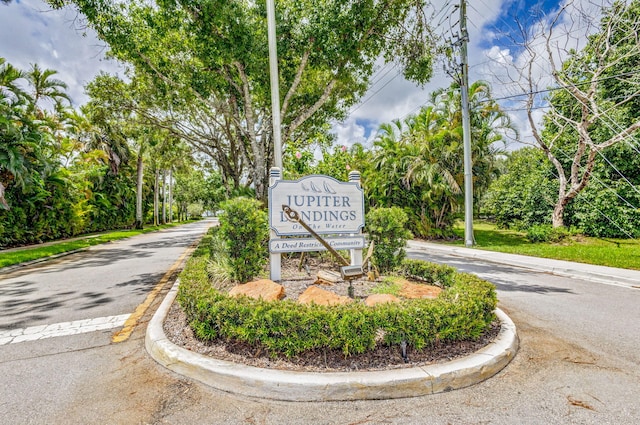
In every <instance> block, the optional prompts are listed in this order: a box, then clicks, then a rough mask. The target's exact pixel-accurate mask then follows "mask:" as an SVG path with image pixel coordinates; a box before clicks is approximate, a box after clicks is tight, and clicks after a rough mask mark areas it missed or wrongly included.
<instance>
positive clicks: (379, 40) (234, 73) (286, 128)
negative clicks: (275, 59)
mask: <svg viewBox="0 0 640 425" xmlns="http://www.w3.org/2000/svg"><path fill="white" fill-rule="evenodd" d="M49 3H50V4H52V5H54V6H58V7H60V6H62V5H65V4H74V5H75V6H76V7H77V8H78V10H79V11H81V12H82V13H83V14H84V15H85V16H86V18H87V20H88V22H89V24H90V25H91V26H92V27H93V28H95V30H96V31H97V33H98V35H99V36H100V38H102V39H103V40H104V41H106V42H107V43H108V45H109V46H110V49H111V54H112V55H114V56H115V57H117V58H118V59H120V60H122V61H124V62H126V63H129V64H131V65H132V67H133V70H134V72H135V75H136V77H137V78H138V80H139V81H140V82H141V84H144V85H145V87H146V88H147V89H149V91H150V92H151V93H152V95H151V96H150V95H149V93H147V95H146V96H145V97H146V99H148V100H150V99H152V100H153V105H148V106H149V108H147V111H148V114H147V115H148V116H149V117H153V118H154V119H155V120H156V121H157V122H158V123H159V124H161V125H163V126H165V127H167V128H170V129H171V130H172V131H176V132H178V133H180V134H181V135H183V136H185V138H186V139H187V140H190V141H191V142H192V143H193V144H194V145H195V146H200V147H201V148H203V150H210V153H212V154H214V155H215V154H216V153H217V154H218V155H219V154H220V153H222V154H224V155H226V156H233V157H234V158H237V159H238V161H241V162H242V164H243V167H244V168H245V170H244V171H245V173H246V175H245V178H246V179H248V181H249V182H250V183H251V184H252V185H253V186H254V187H255V189H256V193H257V195H258V197H261V198H264V197H265V195H266V184H267V180H268V168H269V166H271V165H272V162H273V146H272V135H273V132H272V125H271V109H270V85H269V84H270V83H269V75H268V69H269V68H268V54H267V48H268V43H267V31H266V29H267V24H266V9H265V3H264V2H253V1H248V0H243V1H227V0H202V1H197V2H194V1H186V0H185V1H180V0H158V1H155V2H148V1H131V2H126V3H118V2H111V1H106V0H73V1H54V0H50V1H49ZM427 4H428V3H427V2H425V1H421V0H419V1H416V0H384V1H378V2H371V1H369V0H350V1H343V0H322V1H318V0H314V1H299V0H296V1H293V0H282V1H279V2H277V4H276V21H277V36H278V53H279V72H280V76H279V79H280V87H281V93H283V96H282V99H281V111H280V113H281V116H282V127H283V128H282V130H283V131H282V135H283V141H284V143H285V144H286V143H289V142H298V143H305V142H306V139H308V138H309V135H311V134H314V133H315V132H317V131H324V129H323V127H324V125H325V123H327V122H328V120H330V119H333V118H341V117H343V116H344V114H345V112H346V111H347V110H348V108H349V107H350V106H351V105H353V104H354V102H356V101H357V99H358V98H359V97H360V96H361V95H362V94H363V93H364V92H365V91H366V89H367V86H368V82H369V78H370V76H371V75H372V72H373V70H374V64H375V61H376V60H377V59H378V58H379V57H381V56H382V57H384V58H385V59H386V60H389V61H390V60H396V61H399V62H400V63H401V64H402V66H403V69H404V72H405V76H407V77H408V78H410V79H412V80H415V81H417V82H419V83H423V82H425V81H427V80H428V79H429V78H430V76H431V74H432V62H433V52H434V41H433V37H432V35H431V32H430V28H429V25H428V16H427V15H426V14H425V9H424V8H425V6H426V5H427ZM213 159H214V161H216V162H219V161H220V159H219V158H216V157H215V156H214V157H213ZM236 163H237V162H236ZM221 171H223V172H224V170H221Z"/></svg>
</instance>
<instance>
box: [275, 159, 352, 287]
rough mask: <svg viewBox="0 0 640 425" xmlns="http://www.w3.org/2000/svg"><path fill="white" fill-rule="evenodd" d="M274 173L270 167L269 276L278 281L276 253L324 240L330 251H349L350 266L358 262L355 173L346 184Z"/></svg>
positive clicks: (318, 246) (316, 246) (319, 245)
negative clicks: (282, 177) (288, 211)
mask: <svg viewBox="0 0 640 425" xmlns="http://www.w3.org/2000/svg"><path fill="white" fill-rule="evenodd" d="M279 176H280V174H279V170H278V169H272V170H271V178H272V180H271V185H270V186H269V226H270V228H271V236H270V240H269V251H270V253H271V255H270V259H271V263H270V266H271V280H275V281H278V280H280V254H282V253H285V252H303V251H321V250H326V249H327V247H326V246H325V245H324V244H325V243H326V244H328V245H329V246H330V248H331V250H332V251H333V250H334V249H335V250H340V249H348V250H350V252H351V264H352V265H362V249H363V248H364V237H363V236H362V229H363V228H364V192H363V190H362V187H360V173H359V172H357V171H355V172H351V173H350V174H349V181H348V182H341V181H338V180H336V179H334V178H333V177H329V176H324V175H310V176H306V177H303V178H301V179H298V180H280V179H279ZM286 209H289V210H294V212H295V216H296V218H298V220H292V218H291V214H289V215H288V214H287V213H286V212H285V210H286ZM305 226H306V227H307V228H305ZM313 233H315V235H314V234H313ZM319 235H322V236H319ZM310 236H313V238H311V237H310ZM320 239H321V240H322V241H320ZM323 242H324V243H323Z"/></svg>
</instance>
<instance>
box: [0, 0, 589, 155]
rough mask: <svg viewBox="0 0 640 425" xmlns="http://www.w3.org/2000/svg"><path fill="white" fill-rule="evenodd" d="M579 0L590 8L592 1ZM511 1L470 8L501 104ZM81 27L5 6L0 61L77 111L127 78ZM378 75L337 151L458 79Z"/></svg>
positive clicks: (570, 18)
mask: <svg viewBox="0 0 640 425" xmlns="http://www.w3.org/2000/svg"><path fill="white" fill-rule="evenodd" d="M562 1H564V0H562ZM575 1H576V2H579V3H585V4H587V3H589V0H575ZM512 2H513V0H477V1H469V2H468V30H469V37H470V41H469V46H468V52H469V69H470V81H471V82H473V81H475V80H478V79H483V80H487V81H489V82H490V83H491V84H492V87H493V91H494V97H497V98H501V97H505V96H510V95H513V94H517V93H522V92H523V91H524V88H523V86H522V85H521V84H518V83H514V80H517V79H516V78H515V77H516V75H515V74H514V72H515V71H517V70H518V69H522V63H523V61H524V59H525V56H523V54H522V52H521V51H519V50H518V49H517V48H516V47H515V46H513V45H505V44H504V43H505V41H504V39H505V38H504V31H503V28H504V27H506V26H510V25H512V24H513V19H512V18H506V17H504V16H503V15H504V14H503V11H504V10H506V8H507V7H508V6H509V5H511V4H512ZM433 3H434V10H435V11H436V12H440V13H438V14H437V15H436V19H435V20H434V23H435V24H436V25H438V31H440V32H441V33H442V34H443V35H444V36H445V38H451V37H452V34H455V33H457V29H456V28H455V27H454V29H453V31H452V30H451V25H453V24H455V23H456V21H458V18H459V11H458V9H457V5H458V2H457V1H455V0H437V1H434V2H433ZM559 3H560V0H559ZM576 10H577V9H573V11H576ZM594 13H595V12H594ZM592 16H595V15H592ZM579 18H580V17H579V15H578V14H577V13H569V14H567V15H566V17H565V20H563V22H562V25H563V26H564V27H565V28H569V29H570V28H571V27H570V26H571V25H574V32H573V33H572V35H573V36H574V37H573V38H572V39H571V41H572V42H573V43H574V44H573V45H574V46H576V47H581V46H582V45H583V44H584V41H585V38H584V30H583V32H582V33H581V32H580V31H576V30H575V28H578V29H580V27H581V25H582V24H581V21H579ZM78 26H80V24H79V23H78V16H77V14H76V12H75V11H74V10H71V9H64V10H57V11H52V10H51V9H50V8H49V7H48V6H47V5H46V4H45V3H44V2H42V1H41V0H21V1H19V2H18V1H13V2H12V3H11V4H9V5H8V6H5V5H0V39H2V40H3V43H2V46H1V47H0V49H1V50H0V56H2V57H4V58H6V59H7V60H8V61H9V62H10V63H12V64H13V65H15V66H17V67H18V68H21V69H28V67H29V66H30V64H31V63H38V64H39V65H40V66H41V67H43V68H51V69H54V70H57V71H58V74H57V78H59V79H61V80H63V81H64V82H66V83H67V84H68V86H69V90H68V93H69V95H70V96H71V97H72V99H73V100H74V104H75V105H76V106H77V105H80V104H82V103H84V102H86V100H87V96H86V95H85V94H84V89H83V86H84V85H85V84H86V83H88V82H89V81H91V80H92V79H93V78H94V77H95V76H96V75H97V74H98V72H99V71H105V72H109V73H120V74H121V75H122V74H123V68H122V67H121V66H120V65H118V64H117V63H116V62H114V61H112V60H108V59H105V57H104V54H105V52H106V50H107V49H106V47H105V46H104V43H103V42H101V41H100V40H98V39H97V37H96V36H95V33H94V32H93V31H92V30H90V29H86V28H84V29H83V28H78ZM453 38H454V39H455V37H453ZM540 48H542V45H541V46H540ZM379 68H380V71H379V72H377V73H376V74H375V75H374V80H373V82H374V83H373V84H372V86H371V88H370V90H369V91H368V92H367V94H365V95H364V97H363V98H362V101H361V103H360V104H359V105H356V106H355V107H353V108H352V111H353V112H352V113H351V114H350V115H349V117H348V118H347V119H346V120H345V121H344V122H342V123H338V124H336V125H335V126H334V132H335V134H336V136H337V141H338V143H339V144H345V145H352V144H353V143H355V142H359V143H364V144H365V145H369V144H370V143H371V141H372V138H373V137H375V133H376V131H377V129H378V127H379V126H380V124H382V123H386V122H391V121H392V120H394V119H404V118H405V117H407V116H408V115H409V114H413V113H416V112H417V111H418V110H419V108H420V107H421V106H422V105H424V104H426V103H427V101H428V98H429V95H430V93H431V92H433V91H434V90H436V89H439V88H443V87H448V86H449V85H450V84H451V82H452V78H451V77H450V76H449V75H447V73H446V72H444V71H443V69H442V68H441V67H436V69H435V75H434V77H433V78H432V80H431V81H430V82H429V83H428V84H426V85H425V86H424V87H418V86H416V85H415V84H413V83H410V82H408V81H406V80H404V78H402V76H401V75H398V74H399V73H400V69H398V68H392V66H391V65H389V66H386V67H385V66H383V64H382V63H380V64H379ZM535 72H536V73H537V74H538V77H539V85H540V86H541V87H544V86H545V85H548V84H549V81H550V80H549V79H548V72H549V71H548V68H547V67H546V65H544V64H543V63H540V64H537V65H536V67H535ZM504 106H505V108H506V109H509V110H513V109H516V108H517V107H518V104H517V103H516V102H514V101H513V100H512V101H508V102H505V103H504ZM510 113H511V114H512V116H513V119H514V121H515V122H516V123H518V125H519V126H521V127H520V132H521V134H522V136H523V137H524V138H527V137H530V129H529V128H528V123H527V121H526V119H524V118H525V117H524V116H523V115H522V113H521V112H518V111H512V112H510Z"/></svg>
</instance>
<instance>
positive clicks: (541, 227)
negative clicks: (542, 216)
mask: <svg viewBox="0 0 640 425" xmlns="http://www.w3.org/2000/svg"><path fill="white" fill-rule="evenodd" d="M569 235H571V232H570V231H569V230H568V229H567V228H566V227H552V226H551V225H550V224H537V225H534V226H531V227H529V228H528V229H527V239H528V240H529V242H534V243H535V242H560V241H562V240H563V239H565V238H566V237H567V236H569Z"/></svg>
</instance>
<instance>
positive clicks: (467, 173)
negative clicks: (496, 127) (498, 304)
mask: <svg viewBox="0 0 640 425" xmlns="http://www.w3.org/2000/svg"><path fill="white" fill-rule="evenodd" d="M460 37H461V38H460V42H461V44H460V64H461V67H462V77H461V79H460V100H461V103H462V105H461V109H462V142H463V148H464V152H463V154H464V245H465V246H467V247H471V246H473V244H474V243H475V239H474V237H473V174H472V166H471V123H470V118H469V62H468V57H467V42H468V41H469V32H468V31H467V3H466V0H460Z"/></svg>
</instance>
